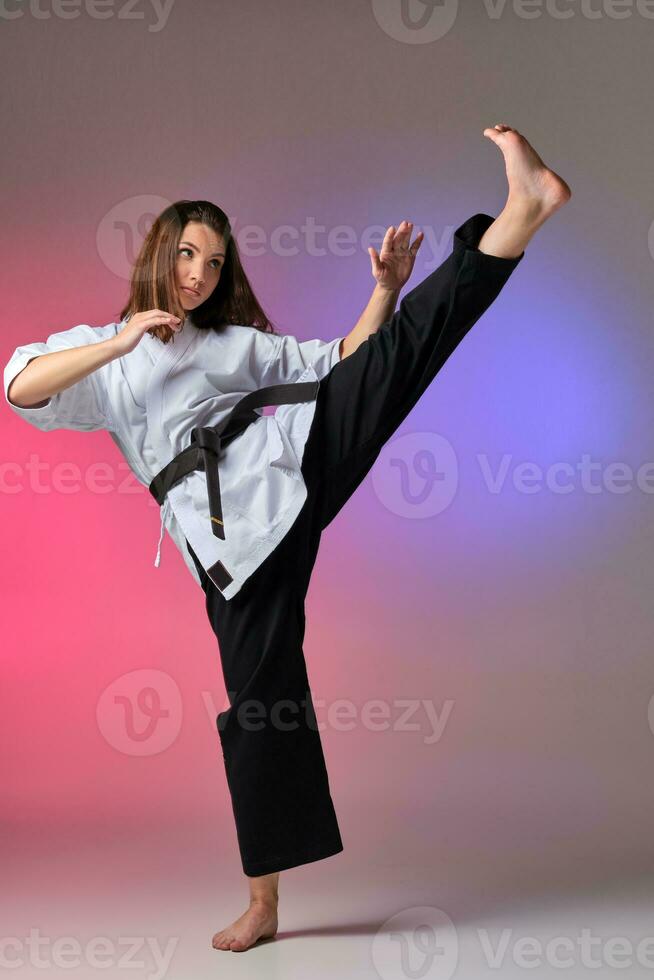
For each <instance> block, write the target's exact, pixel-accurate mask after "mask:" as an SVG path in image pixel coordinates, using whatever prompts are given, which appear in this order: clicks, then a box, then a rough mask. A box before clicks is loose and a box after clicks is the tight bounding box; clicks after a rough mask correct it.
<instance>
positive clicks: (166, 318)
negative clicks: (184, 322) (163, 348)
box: [111, 310, 181, 357]
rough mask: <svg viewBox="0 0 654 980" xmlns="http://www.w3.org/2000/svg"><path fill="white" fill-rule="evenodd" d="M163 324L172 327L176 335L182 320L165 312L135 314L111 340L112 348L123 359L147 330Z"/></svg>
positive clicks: (150, 311)
mask: <svg viewBox="0 0 654 980" xmlns="http://www.w3.org/2000/svg"><path fill="white" fill-rule="evenodd" d="M161 324H165V325H166V326H168V327H170V329H171V330H174V331H175V333H178V332H179V331H180V330H181V320H180V318H179V317H178V316H173V314H172V313H166V312H164V310H146V311H145V312H143V313H133V314H132V315H131V316H130V318H129V320H128V321H127V323H126V325H125V326H124V327H123V329H122V330H121V331H120V333H118V334H116V336H115V337H112V338H111V343H112V346H114V347H115V348H116V350H118V351H119V352H120V356H121V357H122V356H123V355H124V354H129V352H130V351H132V350H134V348H135V347H136V345H137V344H138V343H139V341H140V340H141V338H142V337H143V334H144V333H145V332H146V331H147V330H151V329H152V327H158V326H160V325H161Z"/></svg>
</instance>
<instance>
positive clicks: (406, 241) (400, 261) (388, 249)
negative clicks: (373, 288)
mask: <svg viewBox="0 0 654 980" xmlns="http://www.w3.org/2000/svg"><path fill="white" fill-rule="evenodd" d="M412 232H413V222H411V221H403V222H402V224H401V225H399V226H398V228H395V225H391V227H390V228H389V229H388V230H387V232H386V234H385V235H384V241H383V242H382V247H381V253H378V252H377V251H376V250H375V249H374V248H372V246H371V247H370V248H369V249H368V253H369V255H370V261H371V263H372V274H373V276H374V277H375V279H376V280H377V283H378V285H380V286H381V287H382V288H383V289H391V290H399V289H401V288H402V286H403V285H404V284H405V282H406V281H407V280H408V278H409V276H410V275H411V273H412V272H413V263H414V262H415V260H416V255H417V254H418V249H419V248H420V246H421V244H422V241H423V239H424V237H425V236H424V234H423V232H420V233H419V234H418V235H417V236H416V239H415V241H414V242H413V244H410V242H411V234H412Z"/></svg>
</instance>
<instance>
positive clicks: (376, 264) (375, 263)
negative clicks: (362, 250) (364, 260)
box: [368, 245, 382, 275]
mask: <svg viewBox="0 0 654 980" xmlns="http://www.w3.org/2000/svg"><path fill="white" fill-rule="evenodd" d="M368 254H369V255H370V260H371V262H372V271H373V273H374V274H375V275H377V274H379V273H380V272H381V271H382V267H381V263H380V261H379V255H378V253H377V252H376V251H375V249H374V248H373V247H372V245H371V246H370V248H369V249H368Z"/></svg>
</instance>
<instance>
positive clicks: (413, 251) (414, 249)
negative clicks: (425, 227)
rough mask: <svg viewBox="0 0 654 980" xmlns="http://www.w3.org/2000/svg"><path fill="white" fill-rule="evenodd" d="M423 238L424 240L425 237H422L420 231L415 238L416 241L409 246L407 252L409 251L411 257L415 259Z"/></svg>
mask: <svg viewBox="0 0 654 980" xmlns="http://www.w3.org/2000/svg"><path fill="white" fill-rule="evenodd" d="M424 238H425V235H424V232H422V231H421V232H419V233H418V235H417V236H416V239H415V241H414V242H413V244H412V245H411V248H410V249H409V251H410V253H411V255H412V256H413V257H414V258H415V256H416V255H417V254H418V249H419V248H420V246H421V245H422V243H423V241H424Z"/></svg>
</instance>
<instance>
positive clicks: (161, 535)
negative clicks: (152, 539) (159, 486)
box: [154, 497, 170, 568]
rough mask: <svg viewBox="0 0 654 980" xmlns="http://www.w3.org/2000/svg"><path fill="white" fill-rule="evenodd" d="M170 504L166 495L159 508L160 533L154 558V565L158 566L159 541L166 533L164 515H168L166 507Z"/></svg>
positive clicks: (159, 559)
mask: <svg viewBox="0 0 654 980" xmlns="http://www.w3.org/2000/svg"><path fill="white" fill-rule="evenodd" d="M169 506H170V501H169V500H168V497H166V499H165V500H164V502H163V506H162V508H161V533H160V535H159V544H158V545H157V557H156V558H155V560H154V567H155V568H159V565H160V564H161V542H162V541H163V538H164V534H165V533H166V517H167V516H168V508H169Z"/></svg>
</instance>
